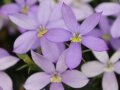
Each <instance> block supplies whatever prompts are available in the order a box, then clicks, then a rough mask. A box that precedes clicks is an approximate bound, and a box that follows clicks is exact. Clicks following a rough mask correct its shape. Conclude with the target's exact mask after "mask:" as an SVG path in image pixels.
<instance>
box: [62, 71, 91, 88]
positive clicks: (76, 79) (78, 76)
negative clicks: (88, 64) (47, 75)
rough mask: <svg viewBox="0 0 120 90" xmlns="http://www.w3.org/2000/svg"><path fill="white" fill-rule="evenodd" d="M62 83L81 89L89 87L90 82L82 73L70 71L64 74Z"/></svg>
mask: <svg viewBox="0 0 120 90" xmlns="http://www.w3.org/2000/svg"><path fill="white" fill-rule="evenodd" d="M62 81H63V83H65V84H67V85H69V86H71V87H73V88H81V87H84V86H85V85H87V83H88V81H89V80H88V79H87V77H86V76H85V75H84V74H83V73H81V72H80V71H77V70H68V71H66V72H64V73H63V74H62Z"/></svg>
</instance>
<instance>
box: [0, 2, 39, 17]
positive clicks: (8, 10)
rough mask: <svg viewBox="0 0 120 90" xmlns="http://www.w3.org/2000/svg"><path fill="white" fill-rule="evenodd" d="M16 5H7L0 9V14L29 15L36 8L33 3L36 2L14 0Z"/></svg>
mask: <svg viewBox="0 0 120 90" xmlns="http://www.w3.org/2000/svg"><path fill="white" fill-rule="evenodd" d="M15 1H16V3H9V4H6V5H4V6H2V8H1V12H2V14H4V15H8V14H13V13H24V14H26V13H29V12H33V11H34V10H35V8H36V7H37V6H36V5H35V3H36V2H37V0H15Z"/></svg>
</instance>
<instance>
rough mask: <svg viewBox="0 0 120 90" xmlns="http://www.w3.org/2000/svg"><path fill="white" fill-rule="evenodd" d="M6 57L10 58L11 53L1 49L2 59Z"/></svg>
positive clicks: (0, 56)
mask: <svg viewBox="0 0 120 90" xmlns="http://www.w3.org/2000/svg"><path fill="white" fill-rule="evenodd" d="M5 56H9V53H8V52H7V51H6V50H5V49H3V48H0V58H3V57H5Z"/></svg>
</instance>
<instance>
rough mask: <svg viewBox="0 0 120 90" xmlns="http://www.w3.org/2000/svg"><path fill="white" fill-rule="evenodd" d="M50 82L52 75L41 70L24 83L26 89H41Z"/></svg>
mask: <svg viewBox="0 0 120 90" xmlns="http://www.w3.org/2000/svg"><path fill="white" fill-rule="evenodd" d="M49 83H50V75H48V74H46V73H44V72H40V73H35V74H33V75H32V76H30V77H29V78H28V79H27V81H26V82H25V84H24V87H25V89H26V90H40V89H43V88H44V87H45V86H46V85H48V84H49Z"/></svg>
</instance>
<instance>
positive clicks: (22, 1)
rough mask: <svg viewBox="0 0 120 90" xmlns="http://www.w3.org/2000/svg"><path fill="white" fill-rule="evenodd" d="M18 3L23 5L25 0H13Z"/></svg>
mask: <svg viewBox="0 0 120 90" xmlns="http://www.w3.org/2000/svg"><path fill="white" fill-rule="evenodd" d="M15 1H16V2H17V3H18V4H20V5H23V4H25V0H15Z"/></svg>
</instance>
